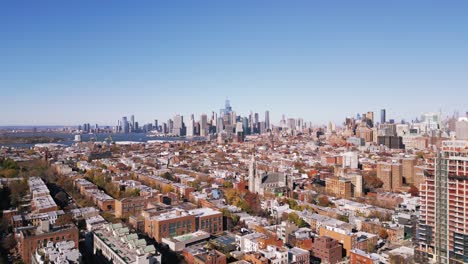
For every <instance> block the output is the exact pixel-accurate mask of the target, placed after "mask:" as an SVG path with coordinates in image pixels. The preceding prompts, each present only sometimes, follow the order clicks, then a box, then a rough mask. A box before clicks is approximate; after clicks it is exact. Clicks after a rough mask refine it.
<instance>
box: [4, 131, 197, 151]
mask: <svg viewBox="0 0 468 264" xmlns="http://www.w3.org/2000/svg"><path fill="white" fill-rule="evenodd" d="M109 135H112V140H113V141H114V142H117V141H136V142H147V141H148V140H163V141H180V140H187V141H188V140H200V138H191V139H188V138H187V139H186V138H184V137H148V136H147V134H146V133H129V134H109V133H102V134H81V140H82V141H83V142H86V141H90V139H93V140H95V139H96V136H97V140H96V141H101V142H102V141H104V140H105V139H106V138H107V137H109ZM8 137H25V138H27V137H47V138H60V139H62V141H61V142H57V143H58V144H63V145H67V146H71V145H72V144H73V143H75V142H74V141H73V140H74V139H75V134H69V133H56V132H38V133H11V134H8ZM44 143H46V142H44ZM35 144H38V143H34V144H29V143H20V144H18V143H15V144H0V146H5V147H15V148H30V147H34V145H35Z"/></svg>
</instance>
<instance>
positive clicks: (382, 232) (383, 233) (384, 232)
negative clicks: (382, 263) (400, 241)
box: [379, 228, 388, 239]
mask: <svg viewBox="0 0 468 264" xmlns="http://www.w3.org/2000/svg"><path fill="white" fill-rule="evenodd" d="M379 237H380V238H382V239H387V238H388V232H387V230H385V228H381V229H380V230H379Z"/></svg>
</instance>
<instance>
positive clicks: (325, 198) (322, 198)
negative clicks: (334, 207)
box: [318, 195, 331, 207]
mask: <svg viewBox="0 0 468 264" xmlns="http://www.w3.org/2000/svg"><path fill="white" fill-rule="evenodd" d="M318 205H319V206H323V207H328V206H330V205H331V202H330V200H329V199H328V196H326V195H322V196H320V197H319V198H318Z"/></svg>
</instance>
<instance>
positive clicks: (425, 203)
mask: <svg viewBox="0 0 468 264" xmlns="http://www.w3.org/2000/svg"><path fill="white" fill-rule="evenodd" d="M424 176H425V182H424V183H422V184H421V185H420V197H421V201H420V203H421V209H420V213H421V214H420V219H419V227H418V229H419V230H418V231H419V236H418V238H419V239H418V246H417V248H416V251H415V256H416V262H417V263H427V261H428V260H433V261H435V263H467V262H468V221H467V218H468V198H467V193H468V141H466V140H453V141H443V142H442V147H441V149H440V151H438V152H437V153H436V154H435V155H433V156H432V157H430V158H428V159H427V166H426V168H425V171H424Z"/></svg>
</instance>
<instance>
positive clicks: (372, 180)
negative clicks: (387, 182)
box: [363, 175, 383, 189]
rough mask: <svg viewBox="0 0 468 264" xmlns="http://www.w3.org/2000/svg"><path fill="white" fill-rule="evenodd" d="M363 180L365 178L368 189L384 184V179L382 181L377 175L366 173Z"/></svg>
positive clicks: (365, 185)
mask: <svg viewBox="0 0 468 264" xmlns="http://www.w3.org/2000/svg"><path fill="white" fill-rule="evenodd" d="M363 180H364V187H365V188H366V189H377V188H380V187H382V186H383V181H381V180H380V179H379V178H377V177H376V176H372V175H364V176H363Z"/></svg>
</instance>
